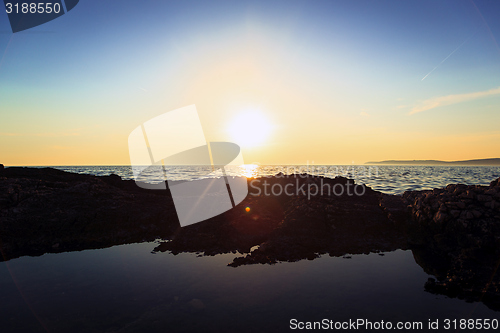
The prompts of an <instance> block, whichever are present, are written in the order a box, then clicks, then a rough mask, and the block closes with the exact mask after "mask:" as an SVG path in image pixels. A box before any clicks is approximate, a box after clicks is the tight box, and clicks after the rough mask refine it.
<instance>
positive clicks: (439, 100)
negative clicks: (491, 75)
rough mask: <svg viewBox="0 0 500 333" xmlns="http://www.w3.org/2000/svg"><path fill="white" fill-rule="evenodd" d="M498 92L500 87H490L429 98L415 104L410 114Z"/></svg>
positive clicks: (499, 92)
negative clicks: (485, 89) (488, 88)
mask: <svg viewBox="0 0 500 333" xmlns="http://www.w3.org/2000/svg"><path fill="white" fill-rule="evenodd" d="M498 94H500V87H497V88H493V89H490V90H487V91H478V92H473V93H467V94H457V95H447V96H441V97H435V98H431V99H427V100H425V101H423V102H422V103H420V105H417V106H415V107H414V108H413V109H412V110H411V112H410V113H409V114H410V115H412V114H415V113H419V112H423V111H427V110H431V109H434V108H438V107H440V106H446V105H452V104H458V103H462V102H467V101H472V100H475V99H479V98H483V97H488V96H492V95H498Z"/></svg>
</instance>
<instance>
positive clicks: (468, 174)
mask: <svg viewBox="0 0 500 333" xmlns="http://www.w3.org/2000/svg"><path fill="white" fill-rule="evenodd" d="M54 168H57V169H60V170H64V171H69V172H75V173H85V174H91V175H97V176H104V175H110V174H112V173H114V174H117V175H119V176H120V177H122V178H123V179H133V173H132V168H131V167H130V166H55V167H54ZM280 172H281V173H283V174H286V175H290V174H294V173H309V174H313V175H318V176H325V177H329V178H334V177H336V176H343V177H349V178H353V179H355V180H356V182H359V183H363V184H366V185H368V186H370V187H372V188H373V189H375V190H378V191H381V192H384V193H388V194H401V193H403V192H404V191H407V190H427V189H433V188H439V187H444V186H446V185H448V184H458V183H461V184H467V185H489V183H490V182H491V181H492V180H494V179H496V178H498V177H500V167H483V166H474V167H470V166H467V167H465V166H464V167H460V166H366V165H263V166H262V165H254V164H249V165H244V166H241V167H226V174H227V175H230V176H245V177H263V176H272V175H276V174H278V173H280ZM150 176H151V178H153V177H154V175H153V174H150ZM221 176H222V172H221V171H220V170H219V171H216V172H212V170H211V169H209V168H206V167H173V168H169V169H167V178H168V179H169V180H193V179H197V178H206V177H221ZM147 177H148V174H146V178H147Z"/></svg>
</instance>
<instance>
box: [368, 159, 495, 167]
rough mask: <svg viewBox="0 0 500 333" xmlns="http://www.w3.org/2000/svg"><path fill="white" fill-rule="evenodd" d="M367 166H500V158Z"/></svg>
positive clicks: (414, 161) (400, 162) (389, 162)
mask: <svg viewBox="0 0 500 333" xmlns="http://www.w3.org/2000/svg"><path fill="white" fill-rule="evenodd" d="M365 164H376V165H464V166H470V165H476V166H500V158H485V159H479V160H465V161H451V162H447V161H438V160H405V161H398V160H389V161H380V162H366V163H365Z"/></svg>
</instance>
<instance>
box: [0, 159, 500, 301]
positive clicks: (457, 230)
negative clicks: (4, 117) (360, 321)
mask: <svg viewBox="0 0 500 333" xmlns="http://www.w3.org/2000/svg"><path fill="white" fill-rule="evenodd" d="M265 180H266V182H267V184H268V186H273V185H277V186H278V185H279V186H282V187H284V186H286V185H287V184H290V183H292V182H293V183H294V184H297V185H304V186H306V187H307V186H314V184H316V185H320V184H321V186H323V185H324V184H328V186H331V187H334V186H348V185H350V184H353V181H352V180H349V179H346V178H341V177H338V178H335V179H329V178H323V177H317V176H311V175H305V174H302V175H292V176H284V175H282V174H281V175H276V176H274V177H266V178H265ZM249 181H250V180H249ZM254 186H255V185H254ZM259 186H260V189H261V190H262V191H261V192H260V193H261V195H258V196H257V195H253V194H250V195H248V196H247V198H246V199H245V200H244V201H243V202H241V203H240V204H239V205H237V206H236V207H235V208H234V209H232V210H230V211H228V212H226V213H224V214H222V215H219V216H217V217H214V218H212V219H209V220H207V221H204V222H201V223H197V224H194V225H191V226H188V227H184V228H180V226H179V222H178V219H177V215H176V212H175V208H174V206H173V201H172V198H171V196H170V192H169V191H168V190H167V191H151V190H144V189H141V188H139V187H137V186H136V185H135V183H134V181H131V180H122V179H121V178H120V177H119V176H116V175H111V176H102V177H98V176H91V175H80V174H72V173H67V172H63V171H60V170H55V169H51V168H43V169H38V168H3V166H1V167H0V221H1V222H0V250H1V254H2V260H10V259H13V258H17V257H20V256H25V255H41V254H44V253H48V252H64V251H77V250H83V249H94V248H103V247H109V246H113V245H119V244H126V243H133V242H143V241H153V240H157V239H162V240H163V241H162V242H161V243H160V244H159V245H158V246H157V247H156V248H155V249H154V251H157V252H161V251H168V252H171V253H173V254H177V253H181V252H193V253H199V254H200V255H216V254H220V253H235V254H236V253H237V254H238V256H237V257H236V258H235V259H234V260H233V262H231V263H230V264H229V266H232V267H238V266H241V265H248V264H257V263H259V264H273V263H277V262H283V261H297V260H303V259H309V260H314V259H315V258H317V257H319V256H321V255H327V254H328V255H330V256H345V255H350V254H361V253H373V252H385V251H393V250H397V249H411V250H412V251H413V254H414V257H415V261H416V262H417V263H418V264H419V265H420V266H422V267H423V268H424V270H425V271H426V272H427V273H428V274H431V275H433V276H435V277H436V278H435V279H433V278H431V279H429V281H428V282H427V283H426V285H425V289H426V290H427V291H429V292H433V293H439V294H445V295H448V296H450V297H458V298H461V299H465V300H467V301H482V302H484V303H485V304H486V305H487V306H489V307H490V308H492V309H495V310H500V278H499V275H498V274H497V269H498V264H499V263H500V261H499V259H500V179H497V180H495V181H493V182H492V183H491V184H490V186H466V185H460V184H457V185H448V186H447V187H446V188H443V189H435V190H431V191H409V192H405V193H404V194H403V195H402V196H394V195H387V194H383V193H380V192H377V191H374V190H372V189H370V188H368V187H366V190H365V191H364V193H363V195H361V196H357V195H347V194H346V193H344V194H343V195H315V196H312V197H307V196H303V195H294V196H287V195H285V194H284V193H282V194H280V195H273V196H266V195H264V191H263V190H264V188H263V186H264V185H263V184H262V182H260V183H259V185H258V187H259ZM247 207H248V208H249V211H247V209H246V208H247ZM251 249H253V251H251Z"/></svg>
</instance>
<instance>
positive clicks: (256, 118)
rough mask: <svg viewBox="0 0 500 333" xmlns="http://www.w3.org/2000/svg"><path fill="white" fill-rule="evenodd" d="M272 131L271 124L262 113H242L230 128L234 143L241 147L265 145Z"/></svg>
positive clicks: (232, 121)
mask: <svg viewBox="0 0 500 333" xmlns="http://www.w3.org/2000/svg"><path fill="white" fill-rule="evenodd" d="M271 129H272V126H271V123H270V122H269V120H268V119H267V118H266V116H265V115H263V114H262V113H261V112H260V111H245V112H241V113H239V114H238V115H237V116H236V117H234V118H233V119H232V120H231V122H230V123H229V127H228V131H229V134H230V135H231V139H232V141H233V142H234V143H236V144H238V145H240V146H241V147H254V146H259V145H262V144H264V143H265V142H266V140H267V138H268V137H269V134H270V132H271Z"/></svg>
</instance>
